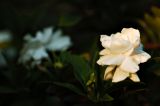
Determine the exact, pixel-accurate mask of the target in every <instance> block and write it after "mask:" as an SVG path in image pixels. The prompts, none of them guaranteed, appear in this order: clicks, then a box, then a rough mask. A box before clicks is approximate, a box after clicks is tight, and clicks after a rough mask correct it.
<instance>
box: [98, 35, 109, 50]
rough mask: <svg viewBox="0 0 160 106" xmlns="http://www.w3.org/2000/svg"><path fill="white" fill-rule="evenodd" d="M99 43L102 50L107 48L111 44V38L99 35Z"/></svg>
mask: <svg viewBox="0 0 160 106" xmlns="http://www.w3.org/2000/svg"><path fill="white" fill-rule="evenodd" d="M100 41H101V43H102V46H103V47H104V48H109V47H110V44H111V37H110V36H107V35H101V38H100Z"/></svg>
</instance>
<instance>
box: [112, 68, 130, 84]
mask: <svg viewBox="0 0 160 106" xmlns="http://www.w3.org/2000/svg"><path fill="white" fill-rule="evenodd" d="M128 76H129V72H126V71H123V70H121V69H120V68H117V69H116V71H115V73H114V75H113V79H112V82H120V81H123V80H125V79H126V78H127V77H128Z"/></svg>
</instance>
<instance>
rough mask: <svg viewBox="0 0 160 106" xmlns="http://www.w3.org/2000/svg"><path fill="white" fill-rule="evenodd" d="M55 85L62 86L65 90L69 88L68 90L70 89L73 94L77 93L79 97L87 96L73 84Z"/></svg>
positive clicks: (56, 83)
mask: <svg viewBox="0 0 160 106" xmlns="http://www.w3.org/2000/svg"><path fill="white" fill-rule="evenodd" d="M54 84H55V85H58V86H61V87H64V88H67V89H70V90H71V91H73V92H75V93H77V94H79V95H82V96H85V94H84V93H83V92H82V91H81V90H80V89H79V88H77V87H76V86H74V85H72V84H69V83H61V82H54Z"/></svg>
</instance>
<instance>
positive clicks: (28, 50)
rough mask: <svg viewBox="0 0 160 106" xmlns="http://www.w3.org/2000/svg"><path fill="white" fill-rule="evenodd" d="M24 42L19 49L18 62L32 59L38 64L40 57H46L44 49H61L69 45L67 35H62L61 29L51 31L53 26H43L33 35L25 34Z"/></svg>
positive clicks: (69, 41)
mask: <svg viewBox="0 0 160 106" xmlns="http://www.w3.org/2000/svg"><path fill="white" fill-rule="evenodd" d="M24 40H25V41H26V44H25V45H24V48H23V49H22V51H21V56H20V59H19V62H21V63H26V62H27V61H29V60H31V59H33V60H34V64H40V63H41V59H43V58H48V54H47V51H46V50H50V51H63V50H66V49H68V48H69V47H70V46H71V40H70V38H69V37H68V36H62V32H61V30H58V31H55V32H53V28H52V27H49V28H45V29H44V30H43V32H41V31H38V32H37V33H36V36H35V37H32V36H31V35H26V36H25V37H24Z"/></svg>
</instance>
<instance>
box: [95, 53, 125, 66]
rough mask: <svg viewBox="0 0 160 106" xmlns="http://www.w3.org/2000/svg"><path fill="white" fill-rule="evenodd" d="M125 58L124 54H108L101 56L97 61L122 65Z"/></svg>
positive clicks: (102, 63) (101, 63)
mask: <svg viewBox="0 0 160 106" xmlns="http://www.w3.org/2000/svg"><path fill="white" fill-rule="evenodd" d="M124 59H125V57H124V56H123V55H107V56H101V57H100V59H99V60H98V61H97V64H99V65H120V64H121V63H122V61H123V60H124Z"/></svg>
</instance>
